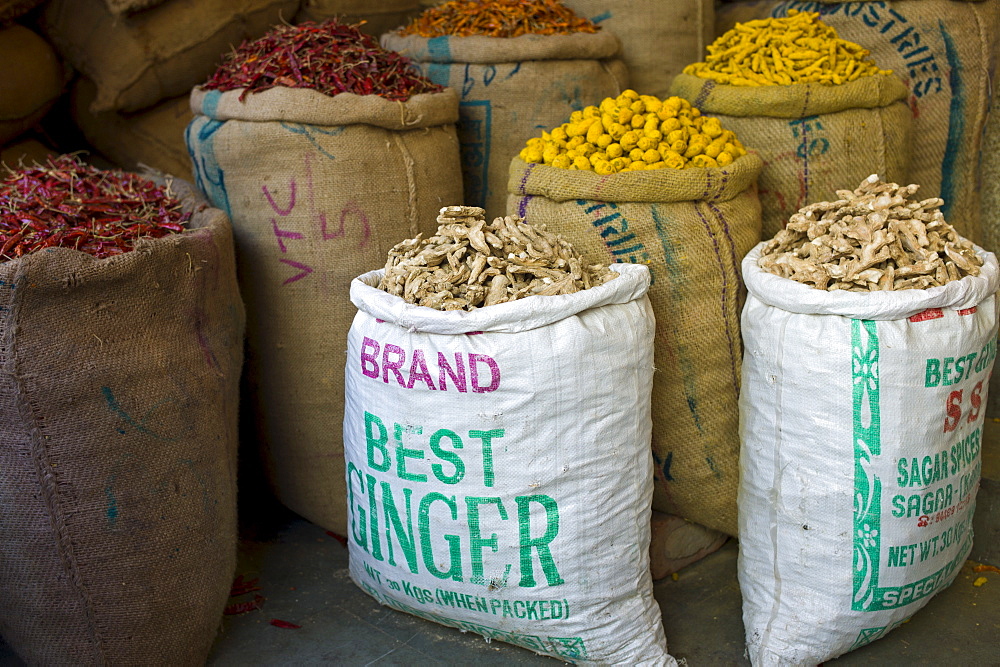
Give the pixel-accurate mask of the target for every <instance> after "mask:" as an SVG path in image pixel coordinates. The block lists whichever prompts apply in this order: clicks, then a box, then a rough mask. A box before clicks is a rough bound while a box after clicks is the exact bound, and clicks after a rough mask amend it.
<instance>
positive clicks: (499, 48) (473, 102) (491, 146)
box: [382, 0, 628, 218]
mask: <svg viewBox="0 0 1000 667" xmlns="http://www.w3.org/2000/svg"><path fill="white" fill-rule="evenodd" d="M557 11H558V13H556V12H557ZM498 17H503V18H505V23H502V22H501V21H500V20H499V18H498ZM514 17H517V18H516V20H515V18H514ZM382 45H383V46H385V47H386V48H388V49H392V50H394V51H399V52H400V53H402V54H403V55H405V56H407V57H409V58H412V59H413V60H414V61H415V63H416V64H417V65H418V66H419V67H420V68H421V71H422V72H423V73H424V75H426V76H427V77H428V78H429V79H430V80H431V81H433V82H435V83H437V84H440V85H446V86H450V87H451V88H454V89H455V91H456V92H458V93H459V94H460V95H461V102H460V106H459V109H460V120H459V126H458V132H459V141H460V142H461V146H462V176H463V179H464V182H465V192H464V198H463V201H464V203H466V204H469V205H475V206H481V207H482V208H484V209H486V214H487V217H490V218H492V217H495V216H497V215H500V214H502V213H503V211H504V209H505V205H506V198H507V190H506V183H507V167H508V164H509V162H510V158H511V156H513V155H516V154H517V152H518V151H519V150H521V148H522V147H523V146H524V142H525V141H526V140H527V139H528V138H530V137H532V136H534V135H535V134H537V132H538V130H539V129H544V128H548V127H552V126H554V125H557V124H558V123H561V122H562V121H564V120H565V119H566V118H567V117H568V116H569V114H570V113H571V112H573V111H575V110H579V109H582V108H583V106H584V105H585V104H588V103H590V102H591V101H592V100H600V99H601V98H603V97H607V96H609V95H611V96H613V95H617V94H618V93H620V92H621V91H622V90H623V89H624V88H625V87H626V85H627V83H628V81H627V78H628V74H627V70H626V68H625V65H624V64H623V63H622V61H621V60H618V59H617V56H616V54H617V53H618V51H619V41H618V38H617V37H616V36H615V35H614V34H612V33H610V32H608V31H606V30H603V29H601V28H600V27H599V26H596V25H594V24H593V23H592V22H590V21H588V20H586V19H584V18H582V17H579V16H577V15H575V13H573V12H572V10H569V9H567V8H565V7H554V6H553V5H551V4H548V3H541V2H538V0H533V1H531V2H519V1H518V0H489V1H488V2H485V3H483V4H476V3H472V2H469V1H468V0H456V1H453V2H448V3H445V4H443V5H441V6H440V7H433V8H429V9H427V10H425V11H424V12H423V13H422V14H421V15H420V16H419V17H418V18H417V19H415V20H414V22H413V23H411V24H409V25H407V26H406V27H405V28H404V29H402V30H400V31H394V32H390V33H387V34H385V35H383V37H382Z"/></svg>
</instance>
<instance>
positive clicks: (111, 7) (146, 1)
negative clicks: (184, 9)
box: [104, 0, 166, 16]
mask: <svg viewBox="0 0 1000 667" xmlns="http://www.w3.org/2000/svg"><path fill="white" fill-rule="evenodd" d="M164 2H166V0H104V4H105V5H106V6H107V8H108V11H109V12H111V13H112V14H114V15H116V16H122V15H124V14H134V13H136V12H139V11H142V10H143V9H149V8H150V7H155V6H156V5H160V4H163V3H164Z"/></svg>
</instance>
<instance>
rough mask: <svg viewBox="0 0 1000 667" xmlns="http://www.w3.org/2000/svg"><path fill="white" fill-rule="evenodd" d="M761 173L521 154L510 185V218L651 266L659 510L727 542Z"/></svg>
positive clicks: (748, 167)
mask: <svg viewBox="0 0 1000 667" xmlns="http://www.w3.org/2000/svg"><path fill="white" fill-rule="evenodd" d="M761 166H762V165H761V160H760V158H759V157H758V156H757V155H755V154H753V153H751V154H749V155H746V156H744V157H741V158H739V159H737V160H736V161H735V162H733V163H732V164H731V165H729V166H728V167H725V168H722V169H684V170H674V169H658V170H654V171H643V172H627V173H621V174H614V175H612V176H599V175H597V174H595V173H592V172H588V171H569V170H565V169H557V168H555V167H549V166H546V165H540V164H525V163H524V162H523V161H522V160H521V159H520V158H515V159H514V160H513V161H512V162H511V165H510V181H509V183H508V188H509V192H510V196H509V197H508V199H507V211H508V213H509V214H517V215H520V216H522V217H525V218H527V220H528V221H529V222H531V223H533V224H544V225H546V227H547V228H548V230H549V231H551V232H556V233H559V234H562V235H563V236H564V237H566V239H567V240H569V241H570V243H572V244H573V245H574V246H575V247H576V248H577V249H578V250H579V251H580V252H581V253H582V254H583V255H584V256H585V257H588V258H589V259H591V260H592V261H599V262H631V263H644V264H648V265H649V269H650V271H651V272H652V277H653V282H652V285H651V286H650V288H649V299H650V301H651V302H652V304H653V312H654V313H655V315H656V342H655V351H654V354H655V366H656V372H655V373H654V375H653V460H654V461H655V463H656V476H655V490H654V494H653V509H656V510H658V511H661V512H667V513H669V514H677V515H679V516H682V517H684V518H685V519H690V520H691V521H694V522H697V523H700V524H702V525H704V526H708V527H709V528H714V529H716V530H721V531H723V532H725V533H728V534H729V535H735V534H736V531H737V525H736V489H737V482H738V479H739V448H740V442H739V433H738V431H737V398H738V395H739V386H740V364H741V361H742V344H741V341H740V311H741V309H742V308H743V301H744V298H745V295H746V293H745V290H744V288H743V284H742V281H741V278H740V260H741V259H742V258H743V256H744V255H745V254H746V253H747V252H749V250H750V248H752V247H753V246H754V245H755V244H757V243H758V242H760V238H761V234H760V219H761V218H760V215H761V206H760V201H759V200H758V198H757V192H756V187H755V182H756V180H757V177H758V175H759V174H760V171H761ZM594 371H595V376H594V378H595V379H594V381H595V382H600V369H597V368H595V369H594Z"/></svg>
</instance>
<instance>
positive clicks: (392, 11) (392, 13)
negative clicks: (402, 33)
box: [295, 0, 422, 37]
mask: <svg viewBox="0 0 1000 667" xmlns="http://www.w3.org/2000/svg"><path fill="white" fill-rule="evenodd" d="M421 10H422V7H421V6H420V2H419V0H380V1H379V2H371V0H303V2H302V8H301V9H299V13H298V14H296V16H295V22H296V23H302V22H303V21H315V22H317V23H320V22H322V21H326V20H328V19H333V18H335V19H337V20H339V21H341V22H346V23H358V22H360V21H364V22H365V24H364V25H363V26H361V31H362V32H364V33H367V34H369V35H371V36H372V37H378V36H379V35H381V34H382V33H384V32H388V31H390V30H395V29H396V28H398V27H400V26H401V25H405V24H406V23H408V22H409V20H410V19H412V18H413V17H414V16H416V15H417V14H419V13H420V11H421Z"/></svg>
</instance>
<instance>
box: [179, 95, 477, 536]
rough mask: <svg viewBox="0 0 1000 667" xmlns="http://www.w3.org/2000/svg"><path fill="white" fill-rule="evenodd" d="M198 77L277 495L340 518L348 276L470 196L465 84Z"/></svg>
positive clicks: (204, 139) (198, 162) (205, 153)
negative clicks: (383, 88) (357, 86)
mask: <svg viewBox="0 0 1000 667" xmlns="http://www.w3.org/2000/svg"><path fill="white" fill-rule="evenodd" d="M241 92H242V91H240V90H234V91H230V92H225V93H219V92H218V91H205V90H202V89H200V88H196V89H195V90H194V91H193V92H192V94H191V108H192V110H193V111H194V113H195V117H194V120H192V121H191V124H190V125H189V126H188V129H187V135H186V136H187V142H188V148H189V150H190V151H191V156H192V159H193V161H194V169H195V176H196V179H197V183H198V186H199V188H201V189H202V191H203V192H205V193H207V194H208V196H209V199H211V200H212V202H213V203H215V204H216V205H217V206H219V207H220V208H222V209H224V210H226V211H228V212H229V213H230V216H231V217H232V219H233V225H234V228H235V235H236V251H237V262H238V265H239V274H240V289H241V291H242V294H243V298H244V300H245V301H246V304H247V312H248V326H247V334H248V341H249V347H248V360H247V375H248V384H249V386H250V388H251V392H252V393H253V395H254V396H255V398H256V404H255V405H254V406H253V408H252V414H254V415H255V417H256V419H257V422H258V423H257V427H256V433H258V436H259V437H260V439H261V444H262V446H263V454H264V465H265V469H266V472H267V474H268V477H269V479H270V483H271V485H272V486H273V488H274V491H275V493H276V495H277V497H278V499H279V500H280V501H281V502H282V503H284V504H285V505H287V506H288V507H289V508H291V509H292V510H294V511H295V512H298V513H299V514H301V515H302V516H304V517H305V518H307V519H309V520H310V521H312V522H314V523H317V524H319V525H321V526H323V527H324V528H326V529H328V530H333V531H336V532H338V533H341V534H344V533H345V531H346V526H347V519H346V516H347V515H346V512H347V500H346V498H347V493H346V490H345V487H344V457H343V448H342V440H341V432H342V428H341V424H342V423H343V420H344V375H343V373H344V365H343V355H344V350H345V349H346V347H347V330H348V328H349V327H350V325H351V320H352V319H353V317H354V312H355V309H354V306H352V305H351V302H350V300H349V298H348V290H349V285H350V283H351V280H352V279H353V278H354V277H355V276H357V275H360V273H362V272H363V271H366V270H369V269H371V267H373V266H382V265H384V264H385V261H386V256H387V254H388V252H389V249H390V248H391V247H392V246H394V245H395V244H396V243H398V242H399V241H402V240H403V239H405V238H409V237H413V236H415V235H416V234H417V233H419V232H423V233H424V235H425V236H427V235H430V234H432V233H433V232H434V230H436V229H437V222H436V219H437V214H438V211H439V210H440V208H441V207H442V206H448V205H451V204H454V203H456V202H461V201H462V175H461V173H460V171H459V161H458V141H457V139H456V137H455V126H454V122H455V120H456V119H457V117H458V98H457V96H456V95H455V93H454V91H451V90H445V91H444V92H441V93H434V94H424V95H416V96H414V97H412V98H410V100H409V101H407V102H405V103H403V102H393V101H389V100H386V99H383V98H381V97H378V96H377V95H366V96H357V95H353V94H350V93H344V94H340V95H336V96H334V97H330V96H327V95H323V94H322V93H319V92H317V91H315V90H308V89H292V88H273V89H270V90H266V91H264V92H261V93H254V94H252V95H249V96H248V97H247V98H246V101H245V102H240V101H239V96H240V94H241Z"/></svg>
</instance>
